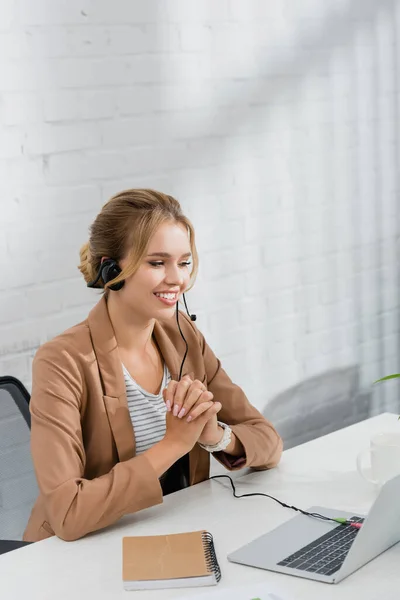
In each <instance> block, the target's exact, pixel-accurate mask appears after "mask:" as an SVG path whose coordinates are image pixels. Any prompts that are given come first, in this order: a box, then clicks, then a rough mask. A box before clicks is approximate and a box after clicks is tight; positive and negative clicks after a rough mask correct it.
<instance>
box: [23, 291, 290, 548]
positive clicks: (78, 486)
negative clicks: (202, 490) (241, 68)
mask: <svg viewBox="0 0 400 600" xmlns="http://www.w3.org/2000/svg"><path fill="white" fill-rule="evenodd" d="M181 327H182V331H183V333H184V335H185V337H186V339H187V341H188V344H189V352H188V355H187V358H186V361H185V368H184V374H185V373H193V374H194V376H195V378H197V379H200V380H201V381H203V382H204V383H205V384H206V385H207V387H208V389H209V390H210V391H211V392H212V393H213V394H214V398H215V400H219V401H220V402H221V404H222V409H221V411H220V413H219V416H218V418H219V419H220V420H221V421H224V422H225V423H228V424H229V425H230V426H231V427H232V430H233V431H234V433H235V435H236V436H237V437H238V438H239V440H240V441H241V443H242V444H243V446H244V449H245V452H246V460H245V462H244V463H243V465H241V466H243V467H246V466H248V467H254V468H258V469H265V468H268V467H273V466H275V465H276V464H277V463H278V461H279V458H280V455H281V452H282V442H281V439H280V437H279V435H278V434H277V432H276V431H275V429H274V428H273V426H272V425H271V423H269V422H268V421H267V420H265V419H264V417H263V416H262V415H261V414H260V413H259V412H258V411H257V410H256V409H255V408H254V407H253V406H252V405H251V404H250V403H249V401H248V400H247V398H246V396H245V394H244V393H243V391H242V390H241V389H240V388H239V387H238V386H236V385H235V384H233V383H232V381H231V380H230V379H229V377H228V376H227V374H226V373H225V371H224V370H223V369H222V368H221V364H220V362H219V360H218V359H217V358H216V357H215V355H214V354H213V352H212V351H211V349H210V348H209V346H208V345H207V344H206V342H205V340H204V337H203V336H202V334H201V333H200V332H199V331H198V329H197V328H196V327H195V325H194V324H193V323H192V322H191V321H190V319H188V317H187V316H186V315H185V314H183V313H181ZM154 337H155V340H156V343H157V345H158V347H159V349H160V351H161V354H162V356H163V358H164V360H165V362H166V364H167V366H168V369H169V371H170V373H171V377H172V378H173V379H178V373H179V367H180V364H181V360H182V357H183V354H184V351H185V346H184V342H183V340H182V338H181V336H180V334H179V331H178V328H177V326H176V321H175V319H169V320H168V321H164V322H156V323H155V328H154ZM30 410H31V415H32V431H31V450H32V458H33V463H34V468H35V472H36V477H37V481H38V485H39V490H40V495H39V497H38V499H37V501H36V503H35V505H34V507H33V509H32V513H31V516H30V519H29V522H28V525H27V528H26V530H25V533H24V539H25V540H28V541H37V540H41V539H44V538H47V537H50V536H52V535H54V534H55V535H57V536H59V537H60V538H62V539H64V540H75V539H77V538H80V537H82V536H84V535H85V534H87V533H89V532H91V531H95V530H97V529H100V528H102V527H106V526H107V525H110V524H111V523H113V522H115V521H116V520H117V519H119V518H120V517H122V516H123V515H125V514H127V513H134V512H136V511H139V510H141V509H143V508H147V507H149V506H152V505H155V504H159V503H161V502H162V501H163V496H162V490H161V486H160V483H159V479H158V477H157V474H156V473H155V471H154V470H153V468H152V466H151V465H150V463H149V461H148V460H147V458H146V457H145V456H144V455H139V456H135V437H134V432H133V427H132V423H131V419H130V415H129V410H128V405H127V399H126V392H125V381H124V376H123V371H122V365H121V360H120V357H119V352H118V346H117V342H116V339H115V334H114V331H113V328H112V325H111V321H110V318H109V316H108V310H107V303H106V300H105V299H104V297H103V298H102V299H101V300H100V301H99V302H98V304H97V305H96V306H95V307H94V308H93V309H92V310H91V312H90V313H89V316H88V318H87V319H86V320H85V321H83V322H82V323H80V324H78V325H76V326H75V327H72V328H71V329H68V330H67V331H66V332H64V333H63V334H61V335H59V336H57V337H56V338H54V339H53V340H51V341H50V342H47V343H46V344H44V345H43V346H41V348H39V350H38V351H37V353H36V356H35V359H34V362H33V387H32V398H31V402H30ZM209 463H210V456H209V453H208V452H207V451H205V450H203V449H202V448H200V446H199V445H197V444H196V445H195V447H194V448H193V450H191V452H190V454H189V469H190V474H189V478H190V485H193V484H195V483H198V482H200V481H204V480H205V479H207V478H208V476H209Z"/></svg>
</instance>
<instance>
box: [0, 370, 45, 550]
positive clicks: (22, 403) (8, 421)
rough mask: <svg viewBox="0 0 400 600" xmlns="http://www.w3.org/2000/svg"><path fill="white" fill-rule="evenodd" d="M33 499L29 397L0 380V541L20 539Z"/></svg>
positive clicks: (12, 383)
mask: <svg viewBox="0 0 400 600" xmlns="http://www.w3.org/2000/svg"><path fill="white" fill-rule="evenodd" d="M37 495H38V487H37V483H36V478H35V474H34V471H33V465H32V459H31V453H30V414H29V393H28V391H27V390H26V388H25V387H24V386H23V385H22V383H21V382H20V381H18V379H15V378H14V377H0V539H9V540H21V539H22V534H23V532H24V529H25V527H26V524H27V522H28V518H29V515H30V512H31V509H32V506H33V503H34V501H35V499H36V497H37Z"/></svg>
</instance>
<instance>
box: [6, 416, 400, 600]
mask: <svg viewBox="0 0 400 600" xmlns="http://www.w3.org/2000/svg"><path fill="white" fill-rule="evenodd" d="M398 428H400V423H398V422H397V416H396V415H391V414H383V415H380V416H378V417H374V418H373V419H369V420H367V421H364V422H362V423H359V424H357V425H353V426H352V427H348V428H346V429H342V430H341V431H338V432H335V433H333V434H330V435H327V436H325V437H323V438H319V439H317V440H314V441H312V442H309V443H307V444H304V445H302V446H298V447H296V448H292V449H291V450H288V451H286V452H285V453H284V455H283V458H282V461H281V463H280V465H279V467H278V468H276V469H273V470H271V471H267V472H265V471H264V472H254V473H251V474H249V475H246V476H244V477H243V478H241V479H240V480H237V482H236V485H237V491H238V493H246V492H252V491H264V492H266V493H269V494H272V495H274V496H276V497H278V498H279V499H282V500H283V501H285V502H288V503H291V504H295V505H297V506H300V507H304V508H307V507H309V506H311V505H313V504H316V505H321V506H328V507H335V508H338V509H343V510H350V511H355V512H356V513H357V512H358V513H365V512H367V511H368V509H369V507H370V505H371V504H372V502H373V500H374V498H375V496H376V491H375V490H374V488H373V487H372V486H371V485H370V484H368V483H366V482H364V480H363V479H361V477H360V476H359V475H358V474H357V472H356V469H355V458H356V455H357V453H358V451H359V450H360V449H361V448H363V447H364V446H366V445H367V444H368V440H369V437H370V436H371V435H372V434H373V433H375V432H379V431H383V430H390V429H398ZM221 482H222V483H221ZM228 486H229V481H228V480H226V481H225V480H214V481H206V482H204V483H201V484H199V485H197V486H194V487H192V488H188V489H186V490H182V491H181V492H178V493H176V494H172V495H170V496H167V497H166V498H165V501H164V503H163V504H162V505H160V506H156V507H153V508H149V509H147V510H144V511H142V512H140V513H137V514H136V515H131V516H127V517H124V518H123V519H121V520H120V521H119V522H118V523H117V524H116V525H115V526H113V527H110V528H108V529H107V530H105V531H102V532H98V533H95V534H92V535H89V536H87V537H86V538H83V539H82V540H78V541H76V542H63V541H62V540H60V539H57V538H55V537H54V538H50V539H48V540H45V541H43V542H39V543H36V544H33V545H31V546H27V547H25V548H22V549H20V550H16V551H13V552H10V553H8V554H5V555H3V556H0V598H1V599H2V600H3V599H4V600H22V599H26V600H54V599H57V600H82V599H85V600H88V599H90V600H92V599H94V600H117V599H118V598H124V600H127V599H129V598H135V599H139V598H145V599H147V600H153V599H157V600H163V599H164V598H190V597H191V596H194V595H196V594H199V593H204V592H206V591H207V588H197V589H193V590H190V589H185V590H165V591H164V590H157V591H146V592H125V591H124V590H123V588H122V578H121V538H122V536H124V535H151V534H163V533H175V532H179V531H190V530H196V529H203V528H204V529H207V530H208V531H210V532H211V533H212V534H213V536H214V541H215V547H216V552H217V556H218V560H219V563H220V566H221V570H222V580H221V583H220V584H219V586H218V587H217V588H215V587H212V588H209V590H210V591H214V590H216V589H222V588H227V587H229V586H235V585H239V584H246V583H250V582H251V583H256V582H265V583H270V584H273V585H277V586H279V587H280V588H281V589H283V590H286V591H287V596H288V597H289V598H290V597H294V598H298V599H307V600H314V599H315V600H317V599H318V600H321V599H323V600H329V599H331V598H334V599H336V600H338V599H340V600H347V599H351V600H354V599H355V598H359V599H360V600H361V599H362V600H398V598H399V597H400V544H397V545H396V546H394V547H393V548H391V549H390V550H388V551H387V552H385V553H384V554H382V555H381V556H380V557H378V558H376V559H375V560H374V561H372V562H371V563H369V564H368V565H366V566H365V567H363V568H362V569H361V570H359V571H358V572H356V573H354V574H353V575H351V576H350V577H349V578H348V579H345V580H344V581H342V582H341V583H339V584H337V585H329V584H324V583H317V582H313V581H308V580H306V579H301V578H298V577H291V576H286V575H282V574H277V573H271V572H268V571H264V570H260V569H253V568H250V567H245V566H242V565H236V564H233V563H229V562H228V561H227V559H226V555H227V554H228V553H229V552H231V551H232V550H234V549H236V548H238V547H239V546H241V545H243V544H244V543H246V542H249V541H250V540H252V539H254V538H255V537H257V536H259V535H260V534H261V533H264V532H266V531H268V530H270V529H272V528H274V527H276V526H277V525H278V524H279V523H282V522H283V521H285V520H287V519H289V518H291V517H292V516H293V515H294V514H295V513H293V512H292V511H290V510H288V509H284V508H281V507H280V506H279V505H278V504H277V503H275V502H273V501H272V500H269V499H267V498H263V497H255V498H243V499H234V498H233V497H232V493H231V490H230V487H228Z"/></svg>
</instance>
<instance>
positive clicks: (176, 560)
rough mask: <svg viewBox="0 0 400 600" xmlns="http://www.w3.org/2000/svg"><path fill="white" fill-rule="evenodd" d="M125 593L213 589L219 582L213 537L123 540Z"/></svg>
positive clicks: (200, 533) (197, 533)
mask: <svg viewBox="0 0 400 600" xmlns="http://www.w3.org/2000/svg"><path fill="white" fill-rule="evenodd" d="M122 578H123V582H124V588H125V589H126V590H147V589H149V590H150V589H153V590H154V589H163V588H177V587H196V586H201V585H216V584H217V583H218V582H219V580H220V579H221V571H220V568H219V565H218V561H217V557H216V554H215V549H214V542H213V537H212V535H211V534H210V533H208V532H207V531H193V532H188V533H173V534H170V535H150V536H132V537H124V538H123V539H122Z"/></svg>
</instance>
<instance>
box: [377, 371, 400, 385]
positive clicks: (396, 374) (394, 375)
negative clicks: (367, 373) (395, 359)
mask: <svg viewBox="0 0 400 600" xmlns="http://www.w3.org/2000/svg"><path fill="white" fill-rule="evenodd" d="M398 377H400V373H394V374H393V375H386V377H382V379H377V380H376V381H374V383H379V382H380V381H386V380H387V379H396V378H398Z"/></svg>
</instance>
